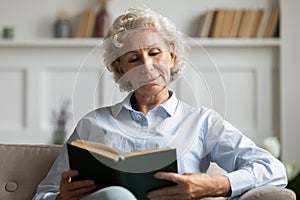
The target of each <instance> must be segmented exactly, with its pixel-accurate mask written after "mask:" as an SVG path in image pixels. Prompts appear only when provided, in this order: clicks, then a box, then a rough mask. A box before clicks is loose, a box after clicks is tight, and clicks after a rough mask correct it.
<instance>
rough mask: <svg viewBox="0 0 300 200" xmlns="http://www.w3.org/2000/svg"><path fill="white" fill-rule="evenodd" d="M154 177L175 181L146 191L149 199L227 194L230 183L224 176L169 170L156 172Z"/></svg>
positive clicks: (192, 197) (169, 199) (170, 199)
mask: <svg viewBox="0 0 300 200" xmlns="http://www.w3.org/2000/svg"><path fill="white" fill-rule="evenodd" d="M154 176H155V178H158V179H164V180H169V181H172V182H174V183H177V185H176V186H172V187H165V188H161V189H158V190H155V191H151V192H149V193H148V198H149V199H151V200H163V199H168V200H175V199H178V200H179V199H180V200H182V199H197V200H198V199H200V198H203V197H217V196H229V194H230V183H229V180H228V178H227V177H226V176H221V175H208V174H203V173H184V174H183V175H179V174H176V173H170V172H158V173H156V174H155V175H154Z"/></svg>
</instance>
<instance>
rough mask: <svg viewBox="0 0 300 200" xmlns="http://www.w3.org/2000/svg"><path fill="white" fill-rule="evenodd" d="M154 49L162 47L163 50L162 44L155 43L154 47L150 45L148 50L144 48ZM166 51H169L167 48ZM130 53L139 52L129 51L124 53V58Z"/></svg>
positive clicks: (135, 51)
mask: <svg viewBox="0 0 300 200" xmlns="http://www.w3.org/2000/svg"><path fill="white" fill-rule="evenodd" d="M154 47H160V48H161V47H162V44H161V43H154V44H152V45H150V46H148V47H146V48H143V49H151V48H154ZM165 49H167V48H165ZM130 53H138V51H137V50H132V51H128V52H126V53H124V54H123V56H125V55H128V54H130Z"/></svg>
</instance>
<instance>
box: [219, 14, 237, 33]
mask: <svg viewBox="0 0 300 200" xmlns="http://www.w3.org/2000/svg"><path fill="white" fill-rule="evenodd" d="M235 12H236V10H235V9H227V10H225V15H224V19H223V24H222V28H221V35H220V37H223V38H227V37H230V32H231V29H232V26H233V22H234V17H235Z"/></svg>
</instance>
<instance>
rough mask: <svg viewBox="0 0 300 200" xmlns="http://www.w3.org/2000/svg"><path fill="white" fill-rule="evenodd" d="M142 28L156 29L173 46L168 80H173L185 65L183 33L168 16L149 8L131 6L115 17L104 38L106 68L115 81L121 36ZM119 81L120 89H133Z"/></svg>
mask: <svg viewBox="0 0 300 200" xmlns="http://www.w3.org/2000/svg"><path fill="white" fill-rule="evenodd" d="M144 28H154V29H155V30H157V31H158V32H159V33H160V35H161V36H162V38H163V40H164V41H165V43H166V44H167V46H172V48H173V51H174V53H175V55H176V59H175V65H174V67H173V68H171V73H170V74H171V79H170V81H174V80H175V79H176V78H177V77H178V75H179V74H180V73H181V71H182V70H183V68H184V66H185V58H186V48H187V45H186V44H185V42H184V39H183V35H182V34H181V33H180V32H179V31H178V30H177V29H176V27H175V25H174V24H173V23H172V22H171V21H170V20H169V19H168V18H166V17H164V16H162V15H160V14H158V13H156V12H154V11H152V10H151V9H149V8H131V9H129V10H127V11H126V12H125V13H124V14H122V15H120V16H119V17H117V18H116V19H115V21H114V23H113V25H112V26H111V27H110V29H109V31H108V34H107V35H106V37H105V40H104V54H103V56H104V63H105V65H106V66H107V68H108V70H109V71H111V72H112V73H113V78H114V80H115V81H116V82H117V83H118V81H119V80H120V78H121V74H120V73H119V72H118V70H117V68H116V66H115V65H114V61H116V60H117V59H118V57H119V56H118V50H119V49H120V47H121V46H122V41H123V40H122V38H126V37H124V34H125V33H126V31H129V30H132V31H135V30H139V29H144ZM119 55H120V54H119ZM121 82H122V83H119V87H120V90H121V91H131V90H133V88H132V86H131V84H130V83H129V82H127V83H125V82H123V81H121Z"/></svg>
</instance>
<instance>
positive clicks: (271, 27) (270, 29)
mask: <svg viewBox="0 0 300 200" xmlns="http://www.w3.org/2000/svg"><path fill="white" fill-rule="evenodd" d="M278 26H279V9H272V11H271V16H270V19H269V22H268V25H267V30H266V33H265V35H264V37H274V35H275V33H276V30H277V27H278Z"/></svg>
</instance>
